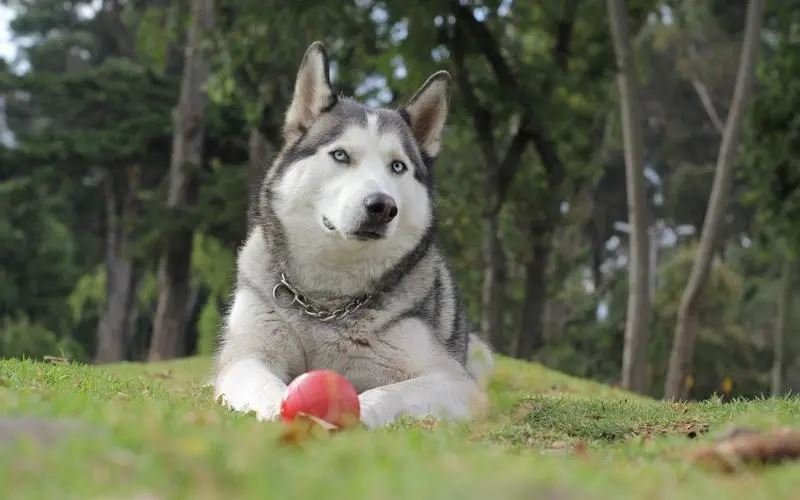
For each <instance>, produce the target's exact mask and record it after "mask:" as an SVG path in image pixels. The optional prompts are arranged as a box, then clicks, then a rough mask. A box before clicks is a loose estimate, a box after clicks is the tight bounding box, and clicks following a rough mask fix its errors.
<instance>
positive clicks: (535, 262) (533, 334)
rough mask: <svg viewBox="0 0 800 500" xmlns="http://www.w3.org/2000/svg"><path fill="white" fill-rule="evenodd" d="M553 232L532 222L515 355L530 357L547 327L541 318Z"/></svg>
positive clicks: (540, 341) (537, 347)
mask: <svg viewBox="0 0 800 500" xmlns="http://www.w3.org/2000/svg"><path fill="white" fill-rule="evenodd" d="M551 234H552V231H551V230H550V229H549V228H547V227H544V226H543V225H542V224H541V223H533V224H531V227H530V234H529V235H528V240H529V241H531V243H532V254H531V258H530V260H529V261H528V263H527V264H526V265H525V298H524V299H523V302H522V318H521V319H520V329H519V332H518V333H517V337H516V339H515V340H516V343H515V345H514V347H513V355H514V357H517V358H520V359H530V357H531V356H532V355H533V353H534V352H535V351H536V350H537V349H539V348H540V347H541V346H542V341H543V339H544V332H543V330H544V328H543V322H542V318H543V316H544V305H545V302H546V301H547V262H548V258H549V256H550V247H551V241H550V240H551Z"/></svg>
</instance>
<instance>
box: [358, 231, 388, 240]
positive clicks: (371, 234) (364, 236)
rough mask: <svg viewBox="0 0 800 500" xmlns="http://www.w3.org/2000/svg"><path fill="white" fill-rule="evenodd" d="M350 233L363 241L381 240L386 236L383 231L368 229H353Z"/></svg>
mask: <svg viewBox="0 0 800 500" xmlns="http://www.w3.org/2000/svg"><path fill="white" fill-rule="evenodd" d="M350 234H351V235H352V236H353V237H354V238H355V239H357V240H361V241H367V240H380V239H382V238H383V237H384V236H385V235H384V234H383V233H379V232H377V231H367V230H361V231H353V232H352V233H350Z"/></svg>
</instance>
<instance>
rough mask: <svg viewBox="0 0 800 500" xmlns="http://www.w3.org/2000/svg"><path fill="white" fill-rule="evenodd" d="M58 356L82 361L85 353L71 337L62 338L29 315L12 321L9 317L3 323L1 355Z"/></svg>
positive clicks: (0, 328)
mask: <svg viewBox="0 0 800 500" xmlns="http://www.w3.org/2000/svg"><path fill="white" fill-rule="evenodd" d="M45 356H57V357H63V358H67V359H71V360H76V361H82V360H84V359H85V358H86V354H85V352H84V351H83V349H82V348H81V346H80V345H79V344H78V343H77V342H75V340H73V339H72V338H71V337H61V338H59V337H58V336H57V335H56V334H55V333H53V332H52V331H50V330H48V329H47V328H45V327H44V326H42V325H39V324H36V323H31V322H30V321H29V320H28V319H27V318H24V317H23V318H19V319H17V320H12V319H10V318H8V317H6V318H4V319H3V322H2V324H0V358H29V359H42V358H43V357H45Z"/></svg>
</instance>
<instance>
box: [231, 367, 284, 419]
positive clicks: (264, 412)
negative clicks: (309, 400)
mask: <svg viewBox="0 0 800 500" xmlns="http://www.w3.org/2000/svg"><path fill="white" fill-rule="evenodd" d="M215 385H216V387H215V396H216V398H217V399H218V400H219V401H220V402H221V403H222V404H223V405H225V406H226V407H228V408H230V409H231V410H234V411H240V412H243V413H250V412H253V413H255V414H256V418H258V420H261V421H264V420H276V419H277V418H278V416H279V415H280V409H281V399H283V393H284V391H285V390H286V385H285V384H284V383H283V382H281V381H280V380H279V379H278V378H277V377H275V376H273V375H271V374H269V372H267V371H266V369H265V368H264V367H263V366H261V365H260V364H257V362H255V361H252V360H247V361H242V362H240V363H238V364H236V365H234V366H232V367H231V368H230V369H229V370H227V371H225V372H224V373H222V374H221V375H220V376H219V377H218V379H217V383H216V384H215Z"/></svg>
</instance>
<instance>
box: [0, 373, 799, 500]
mask: <svg viewBox="0 0 800 500" xmlns="http://www.w3.org/2000/svg"><path fill="white" fill-rule="evenodd" d="M209 369H210V363H209V361H208V360H207V359H187V360H181V361H176V362H171V363H162V364H153V365H139V364H123V365H116V366H109V367H104V368H96V367H88V366H75V365H71V366H70V365H51V364H42V363H33V362H29V361H14V360H11V361H0V498H142V499H144V498H147V499H151V498H249V497H252V498H279V499H286V500H290V499H295V498H314V499H335V498H368V499H384V498H413V499H427V498H435V499H439V498H458V499H468V498H477V499H490V498H491V499H493V498H539V497H540V498H554V499H562V498H563V499H570V498H614V499H617V498H647V499H657V498H703V499H705V500H710V499H712V498H769V499H775V498H797V496H798V495H799V494H800V493H798V492H799V491H800V463H791V464H785V465H780V466H771V467H766V466H758V467H756V466H754V467H750V468H746V469H744V470H740V471H738V472H737V473H734V474H725V473H722V472H719V471H716V470H712V469H709V468H706V467H700V466H698V465H696V464H693V463H691V462H690V461H689V460H687V457H688V456H689V455H690V454H691V452H692V450H694V449H696V448H698V447H700V446H703V445H704V444H708V443H709V442H711V441H713V439H714V438H715V436H719V435H720V434H721V433H723V432H725V430H726V429H728V428H730V427H731V426H732V425H746V426H750V427H755V428H761V429H771V428H774V427H778V426H786V425H788V426H797V427H800V399H798V398H791V399H778V400H762V401H754V402H745V401H742V402H733V403H727V404H722V403H717V402H705V403H697V404H668V403H663V402H658V401H652V400H649V399H644V398H640V397H636V396H631V395H629V394H627V393H624V392H622V391H618V390H615V389H612V388H609V387H607V386H603V385H600V384H596V383H592V382H587V381H583V380H579V379H575V378H571V377H568V376H565V375H563V374H559V373H556V372H553V371H550V370H547V369H545V368H542V367H541V366H539V365H534V364H527V363H521V362H518V361H513V360H507V359H503V360H500V362H499V365H498V369H497V373H496V375H495V377H494V380H493V382H492V387H491V396H492V403H493V404H492V411H491V414H490V416H489V418H488V419H486V420H485V421H481V422H478V423H474V424H472V425H463V424H462V425H440V426H436V425H433V424H432V423H431V422H422V423H413V422H405V423H403V424H400V425H397V426H395V427H394V428H391V429H386V430H380V431H367V430H356V431H351V432H347V433H341V434H337V435H335V436H332V437H329V438H324V439H315V440H311V441H307V442H305V443H304V444H302V445H300V446H296V445H289V444H283V443H281V441H280V436H281V433H282V430H283V429H282V426H281V425H280V424H262V423H258V422H256V420H255V419H254V418H253V417H251V416H247V415H237V414H233V413H230V412H227V411H225V410H223V409H221V408H219V407H218V406H217V405H216V404H215V403H214V402H213V401H212V397H211V390H210V388H209V387H207V386H206V384H205V382H206V381H207V380H208V377H209ZM21 429H26V430H27V431H26V432H22V431H21ZM33 434H35V435H36V436H37V437H31V436H32V435H33Z"/></svg>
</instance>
